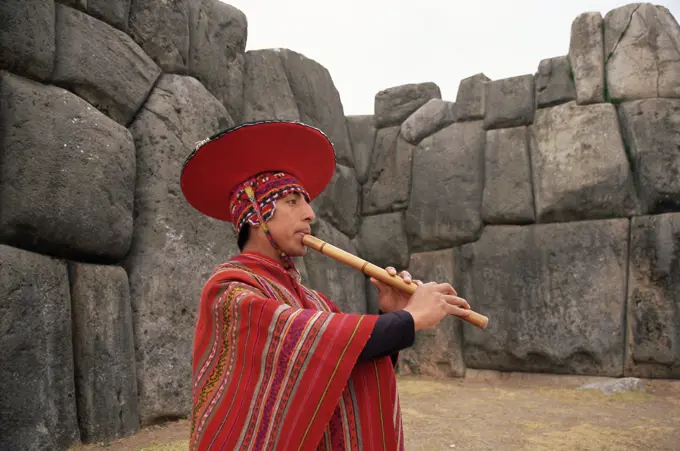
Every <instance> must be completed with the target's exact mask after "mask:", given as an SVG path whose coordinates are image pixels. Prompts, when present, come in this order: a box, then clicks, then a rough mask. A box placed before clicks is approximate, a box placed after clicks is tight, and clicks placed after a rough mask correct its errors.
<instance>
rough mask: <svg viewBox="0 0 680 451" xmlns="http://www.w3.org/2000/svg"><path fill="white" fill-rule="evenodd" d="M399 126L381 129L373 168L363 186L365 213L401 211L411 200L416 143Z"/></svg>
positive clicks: (375, 149)
mask: <svg viewBox="0 0 680 451" xmlns="http://www.w3.org/2000/svg"><path fill="white" fill-rule="evenodd" d="M399 129H400V128H399V127H388V128H382V129H380V130H378V132H377V134H376V138H375V147H374V148H373V153H372V156H371V169H370V172H369V176H368V180H367V181H366V183H365V184H364V186H363V203H362V213H363V214H377V213H385V212H388V211H398V210H403V209H405V208H406V206H407V204H408V195H409V186H410V184H411V158H412V157H411V155H412V148H413V145H411V144H409V143H407V142H406V141H404V139H402V138H401V136H400V135H399Z"/></svg>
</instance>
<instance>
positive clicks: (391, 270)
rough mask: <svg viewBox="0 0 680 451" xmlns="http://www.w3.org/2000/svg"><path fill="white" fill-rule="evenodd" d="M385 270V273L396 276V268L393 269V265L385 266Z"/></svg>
mask: <svg viewBox="0 0 680 451" xmlns="http://www.w3.org/2000/svg"><path fill="white" fill-rule="evenodd" d="M385 271H387V273H388V274H389V275H390V276H396V275H397V270H396V269H394V267H392V266H388V267H387V268H385Z"/></svg>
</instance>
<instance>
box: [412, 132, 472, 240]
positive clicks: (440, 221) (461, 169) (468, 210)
mask: <svg viewBox="0 0 680 451" xmlns="http://www.w3.org/2000/svg"><path fill="white" fill-rule="evenodd" d="M484 143H485V132H484V129H483V128H482V121H473V122H460V123H455V124H451V125H449V126H448V127H446V128H444V129H442V130H440V131H438V132H437V133H435V134H433V135H431V136H429V137H427V138H425V139H424V140H423V141H422V142H421V143H420V145H419V146H418V147H416V148H415V149H414V151H413V175H412V186H411V194H410V198H409V205H408V209H407V210H406V216H405V217H406V232H407V234H408V236H409V239H410V245H411V250H412V251H413V252H422V251H430V250H437V249H443V248H447V247H453V246H458V245H460V244H463V243H466V242H469V241H474V240H476V239H477V238H478V237H479V234H480V233H481V231H482V218H481V209H482V191H483V189H484V187H483V180H484Z"/></svg>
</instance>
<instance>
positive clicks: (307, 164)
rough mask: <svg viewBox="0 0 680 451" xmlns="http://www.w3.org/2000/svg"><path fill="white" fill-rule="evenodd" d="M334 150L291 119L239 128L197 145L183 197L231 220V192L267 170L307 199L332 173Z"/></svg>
mask: <svg viewBox="0 0 680 451" xmlns="http://www.w3.org/2000/svg"><path fill="white" fill-rule="evenodd" d="M335 163H336V161H335V150H334V148H333V144H332V143H331V142H330V140H329V139H328V137H326V135H325V134H324V133H323V132H322V131H321V130H319V129H317V128H314V127H311V126H309V125H305V124H303V123H300V122H294V121H274V120H271V121H258V122H249V123H244V124H239V125H237V126H235V127H232V128H230V129H227V130H224V131H221V132H219V133H217V134H215V135H213V136H211V137H210V138H208V139H206V140H205V141H203V142H201V143H199V144H198V146H197V147H196V149H195V150H194V151H193V152H192V153H191V155H189V157H188V158H187V160H186V162H185V163H184V167H183V168H182V174H181V176H180V186H181V189H182V192H183V194H184V197H185V198H186V200H187V202H189V204H190V205H191V206H193V207H194V208H195V209H196V210H198V211H200V212H201V213H203V214H205V215H207V216H210V217H212V218H215V219H220V220H222V221H229V222H234V218H233V217H232V213H231V205H230V202H231V201H232V194H233V193H234V191H235V189H236V188H238V187H239V186H240V185H241V184H242V183H244V182H245V181H246V180H248V179H251V178H253V177H254V176H256V175H258V174H262V173H266V172H283V173H285V174H289V175H291V176H293V177H294V178H295V179H297V180H298V181H299V183H300V185H302V186H303V187H304V189H305V190H306V192H307V193H308V195H309V198H310V201H311V200H313V199H314V198H315V197H317V196H318V195H319V194H321V192H322V191H323V190H324V189H325V188H326V186H327V185H328V183H329V182H330V181H331V178H332V177H333V174H334V172H335Z"/></svg>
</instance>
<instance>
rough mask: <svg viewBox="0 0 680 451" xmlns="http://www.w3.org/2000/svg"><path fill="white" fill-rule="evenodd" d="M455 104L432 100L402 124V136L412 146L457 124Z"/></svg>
mask: <svg viewBox="0 0 680 451" xmlns="http://www.w3.org/2000/svg"><path fill="white" fill-rule="evenodd" d="M454 106H455V104H454V103H453V102H447V101H445V100H441V99H430V100H429V101H428V102H427V103H426V104H425V105H423V106H421V107H420V108H418V109H417V110H416V111H415V112H414V113H413V114H412V115H410V116H409V117H408V119H406V120H405V121H404V123H403V124H401V136H402V137H403V138H404V139H405V140H406V142H409V143H411V144H418V143H419V142H420V141H421V140H422V139H423V138H425V137H427V136H430V135H431V134H433V133H435V132H437V131H439V130H441V129H442V128H444V127H446V126H447V125H451V124H453V123H454V122H455V120H456V118H455V116H454Z"/></svg>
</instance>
